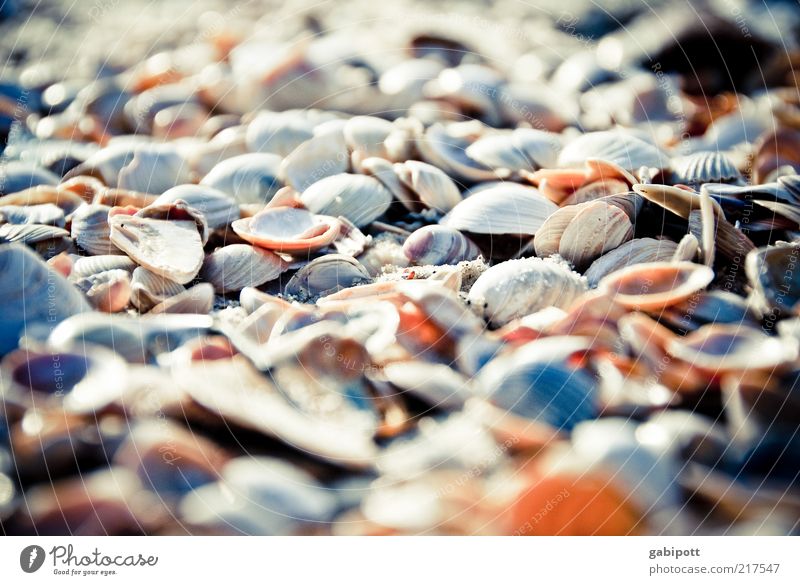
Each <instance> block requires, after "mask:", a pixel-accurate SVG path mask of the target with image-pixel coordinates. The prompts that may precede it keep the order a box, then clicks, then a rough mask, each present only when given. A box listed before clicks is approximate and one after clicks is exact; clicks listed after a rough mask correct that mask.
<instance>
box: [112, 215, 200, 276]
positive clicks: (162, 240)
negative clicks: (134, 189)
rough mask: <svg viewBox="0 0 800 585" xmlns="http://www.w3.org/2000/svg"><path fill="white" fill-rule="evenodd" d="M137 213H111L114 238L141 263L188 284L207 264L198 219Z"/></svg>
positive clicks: (154, 270) (121, 248)
mask: <svg viewBox="0 0 800 585" xmlns="http://www.w3.org/2000/svg"><path fill="white" fill-rule="evenodd" d="M146 209H147V208H145V209H144V210H140V211H139V212H138V213H137V215H133V216H131V215H125V214H117V215H113V216H111V218H110V219H109V224H110V226H111V242H112V243H113V244H114V245H115V246H117V247H118V248H119V249H120V250H122V251H123V252H125V253H126V254H127V255H128V256H130V257H131V258H132V259H133V260H134V261H135V262H136V263H137V264H139V265H140V266H144V267H145V268H147V269H149V270H151V271H153V272H155V273H156V274H159V275H161V276H163V277H164V278H168V279H170V280H173V281H175V282H178V283H181V284H184V283H187V282H189V281H190V280H192V279H193V278H194V277H195V276H196V275H197V273H198V272H199V270H200V267H201V266H202V265H203V259H204V257H205V254H204V252H203V241H202V236H201V233H200V232H199V231H198V229H197V224H196V223H195V221H194V220H188V219H180V220H173V219H170V220H161V219H153V218H150V217H142V216H141V215H139V214H141V213H142V212H144V211H146Z"/></svg>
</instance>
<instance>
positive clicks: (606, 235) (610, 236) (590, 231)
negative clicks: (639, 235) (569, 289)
mask: <svg viewBox="0 0 800 585" xmlns="http://www.w3.org/2000/svg"><path fill="white" fill-rule="evenodd" d="M577 207H580V208H581V209H579V210H578V212H577V213H576V214H575V217H573V218H572V220H571V221H570V222H569V224H568V225H567V226H566V228H564V231H563V232H562V234H561V239H560V241H559V245H558V253H559V254H560V255H561V256H562V257H563V258H564V259H566V260H569V261H570V262H572V263H573V264H574V265H575V266H578V267H585V266H588V265H589V264H590V263H591V262H592V261H594V260H595V259H596V258H598V257H599V256H601V255H602V254H603V253H605V252H607V251H609V250H613V249H614V248H616V247H617V246H619V245H620V244H623V243H625V242H627V241H628V240H630V239H631V238H632V237H633V224H631V221H630V219H628V215H627V214H626V213H625V212H624V211H623V210H621V209H620V208H619V207H616V206H614V205H609V204H608V203H605V202H604V201H592V202H589V203H586V204H581V205H578V206H577Z"/></svg>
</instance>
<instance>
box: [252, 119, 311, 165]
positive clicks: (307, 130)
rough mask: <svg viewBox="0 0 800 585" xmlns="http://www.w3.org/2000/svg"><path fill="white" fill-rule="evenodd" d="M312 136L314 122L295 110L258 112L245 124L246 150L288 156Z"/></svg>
mask: <svg viewBox="0 0 800 585" xmlns="http://www.w3.org/2000/svg"><path fill="white" fill-rule="evenodd" d="M312 136H314V124H312V123H311V122H309V121H308V120H307V119H306V118H304V117H303V116H302V115H299V114H298V113H297V112H259V114H258V115H257V116H256V117H255V118H253V120H252V121H251V122H250V123H249V124H248V126H247V134H246V137H245V140H246V142H247V150H249V151H250V152H262V153H271V154H276V155H278V156H280V157H285V156H288V155H289V153H291V152H292V151H293V150H294V149H295V148H297V147H298V146H300V145H301V144H302V143H303V142H305V141H306V140H308V139H310V138H311V137H312Z"/></svg>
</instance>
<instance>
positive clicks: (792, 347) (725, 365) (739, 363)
mask: <svg viewBox="0 0 800 585" xmlns="http://www.w3.org/2000/svg"><path fill="white" fill-rule="evenodd" d="M667 351H668V352H669V353H670V354H671V355H672V356H674V357H676V358H678V359H680V360H683V361H684V362H686V363H689V364H691V365H692V367H694V368H699V369H701V370H703V371H705V372H708V373H710V374H711V375H719V374H720V373H722V372H730V371H744V370H755V369H769V370H771V371H772V370H774V369H775V368H776V367H777V366H779V365H781V364H787V363H789V362H792V361H794V360H796V359H797V355H798V340H797V339H793V338H780V337H773V336H769V335H765V334H764V333H763V332H762V331H761V329H760V328H754V327H747V326H744V327H743V326H741V325H740V324H736V325H718V324H711V325H704V326H703V327H700V328H699V329H697V330H696V331H693V332H692V333H690V334H689V335H687V336H686V337H677V338H674V339H672V340H671V341H670V342H669V343H668V344H667Z"/></svg>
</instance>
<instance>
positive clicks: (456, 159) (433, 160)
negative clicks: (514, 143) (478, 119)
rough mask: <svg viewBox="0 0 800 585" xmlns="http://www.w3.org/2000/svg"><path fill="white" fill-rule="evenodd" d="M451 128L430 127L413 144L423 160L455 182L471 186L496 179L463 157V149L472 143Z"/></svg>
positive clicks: (484, 169)
mask: <svg viewBox="0 0 800 585" xmlns="http://www.w3.org/2000/svg"><path fill="white" fill-rule="evenodd" d="M454 126H455V125H454V124H450V125H449V126H447V127H445V126H444V125H442V124H434V125H433V126H431V127H430V128H428V130H427V131H426V132H425V135H424V136H423V137H421V138H420V139H419V140H418V141H417V148H419V151H420V153H421V154H422V156H423V158H424V159H425V161H426V162H428V163H430V164H432V165H433V166H435V167H438V168H439V169H441V170H442V171H444V172H445V173H447V174H448V175H449V176H450V177H453V178H454V179H456V180H458V181H463V182H468V183H473V182H479V181H493V180H495V179H497V178H498V177H497V173H495V171H493V170H492V169H490V168H489V167H487V166H485V165H483V164H481V163H479V162H478V161H476V160H474V159H472V158H470V157H469V155H467V148H469V146H470V144H472V142H474V140H471V139H470V138H468V137H465V136H463V135H460V134H459V133H458V132H457V131H456V130H455V129H454Z"/></svg>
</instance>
